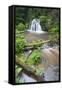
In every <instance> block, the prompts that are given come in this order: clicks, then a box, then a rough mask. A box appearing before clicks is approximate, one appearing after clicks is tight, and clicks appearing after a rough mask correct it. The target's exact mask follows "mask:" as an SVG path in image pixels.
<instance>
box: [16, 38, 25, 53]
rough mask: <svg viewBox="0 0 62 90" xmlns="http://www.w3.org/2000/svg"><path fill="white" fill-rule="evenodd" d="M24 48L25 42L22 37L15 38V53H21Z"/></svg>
mask: <svg viewBox="0 0 62 90" xmlns="http://www.w3.org/2000/svg"><path fill="white" fill-rule="evenodd" d="M24 46H25V40H24V38H22V37H19V38H16V53H20V52H22V51H23V49H24Z"/></svg>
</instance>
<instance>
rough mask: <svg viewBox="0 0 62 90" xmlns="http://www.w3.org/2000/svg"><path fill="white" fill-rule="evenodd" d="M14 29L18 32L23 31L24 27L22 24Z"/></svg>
mask: <svg viewBox="0 0 62 90" xmlns="http://www.w3.org/2000/svg"><path fill="white" fill-rule="evenodd" d="M16 28H17V30H18V31H23V30H25V25H24V24H23V23H19V24H18V25H17V27H16Z"/></svg>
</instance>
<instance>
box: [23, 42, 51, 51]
mask: <svg viewBox="0 0 62 90" xmlns="http://www.w3.org/2000/svg"><path fill="white" fill-rule="evenodd" d="M48 42H50V40H46V41H42V42H39V43H29V44H26V45H25V48H24V50H33V49H36V48H38V47H40V46H41V45H42V44H44V43H48Z"/></svg>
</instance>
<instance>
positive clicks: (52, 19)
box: [16, 7, 60, 82]
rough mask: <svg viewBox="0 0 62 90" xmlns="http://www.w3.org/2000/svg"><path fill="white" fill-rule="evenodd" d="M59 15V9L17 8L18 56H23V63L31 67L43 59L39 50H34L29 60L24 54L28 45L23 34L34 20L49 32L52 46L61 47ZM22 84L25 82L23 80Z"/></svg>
mask: <svg viewBox="0 0 62 90" xmlns="http://www.w3.org/2000/svg"><path fill="white" fill-rule="evenodd" d="M59 14H60V12H59V9H57V8H56V9H53V8H32V7H31V8H28V7H17V8H16V55H17V56H20V55H21V59H22V62H23V63H25V64H27V65H30V66H32V65H38V63H39V62H40V61H39V59H40V58H41V57H40V51H39V49H36V50H34V51H33V52H32V54H31V56H30V57H29V58H28V59H27V57H24V54H23V52H24V48H25V47H26V45H27V43H26V41H25V38H24V33H23V32H24V31H26V30H27V29H29V25H30V24H31V21H32V20H33V19H34V18H37V19H39V20H40V24H41V26H42V30H43V31H47V32H48V33H49V40H50V44H51V45H54V44H58V45H59V29H60V28H59V19H60V18H59V17H60V16H59ZM36 42H37V43H39V42H41V40H39V41H36ZM36 42H35V43H36ZM40 45H41V44H40ZM41 46H42V45H41ZM26 59H27V61H26ZM23 60H24V61H23ZM17 67H18V66H16V68H17ZM33 68H34V67H33ZM36 68H37V67H36ZM17 69H18V68H17ZM17 69H16V72H17V73H18V72H19V71H20V70H22V69H21V68H19V69H18V70H17ZM34 69H35V68H34ZM36 70H37V69H36ZM36 73H40V69H39V70H37V72H36ZM16 82H19V78H17V80H16ZM21 82H23V81H22V80H21Z"/></svg>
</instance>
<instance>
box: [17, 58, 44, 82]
mask: <svg viewBox="0 0 62 90" xmlns="http://www.w3.org/2000/svg"><path fill="white" fill-rule="evenodd" d="M16 64H17V65H19V66H20V67H21V68H23V72H24V73H25V74H27V75H28V76H30V77H32V78H34V79H36V80H37V81H38V82H40V81H43V74H42V76H39V75H36V74H35V70H34V69H32V68H30V67H29V66H28V65H26V64H24V63H22V62H21V61H20V60H19V59H18V58H16Z"/></svg>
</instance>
